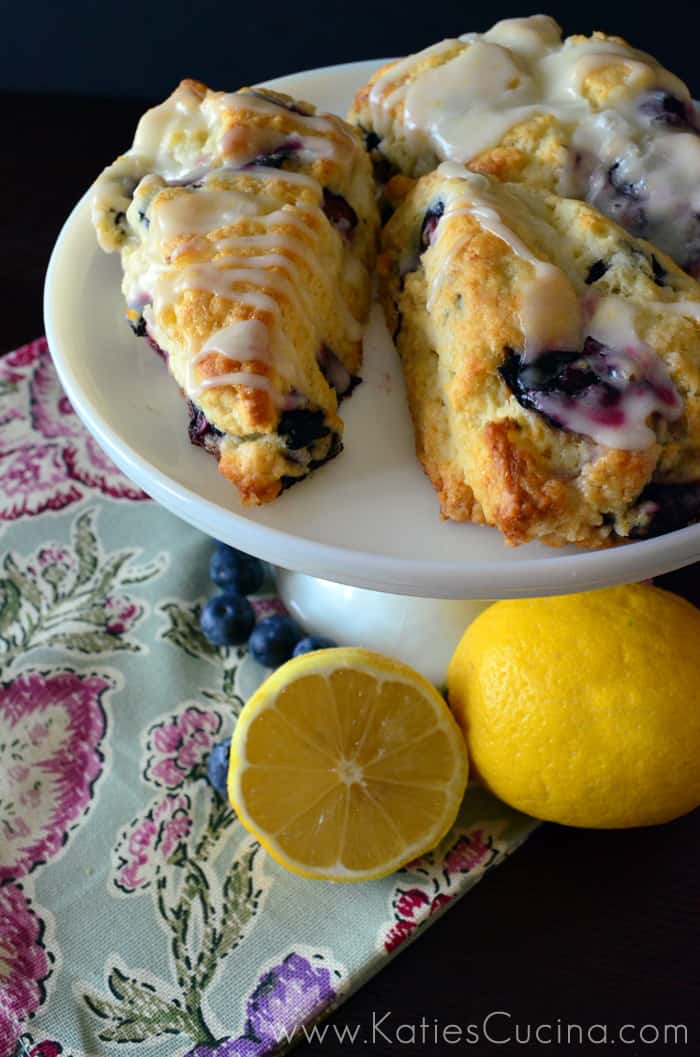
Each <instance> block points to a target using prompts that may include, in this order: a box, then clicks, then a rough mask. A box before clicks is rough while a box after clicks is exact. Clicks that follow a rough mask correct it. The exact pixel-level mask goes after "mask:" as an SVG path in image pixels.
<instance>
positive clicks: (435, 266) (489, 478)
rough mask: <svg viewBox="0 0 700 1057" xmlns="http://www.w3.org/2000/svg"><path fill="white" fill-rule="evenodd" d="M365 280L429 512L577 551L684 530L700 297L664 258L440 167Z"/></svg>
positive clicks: (699, 433) (699, 418) (695, 460)
mask: <svg viewBox="0 0 700 1057" xmlns="http://www.w3.org/2000/svg"><path fill="white" fill-rule="evenodd" d="M399 182H400V184H401V187H402V188H403V187H405V183H406V181H405V180H404V179H403V178H400V181H399ZM390 190H391V186H390ZM379 268H380V272H381V273H382V275H383V282H382V296H383V300H384V305H385V311H386V314H387V318H388V320H389V323H390V327H391V329H392V332H393V335H394V338H395V341H396V345H397V348H398V350H399V353H400V356H401V359H402V364H403V369H404V374H405V378H406V384H407V390H408V399H409V404H410V407H411V413H412V416H413V420H414V425H415V432H416V446H417V452H418V455H419V458H420V459H421V461H422V463H423V466H424V468H425V470H426V472H427V473H428V475H429V477H430V479H431V481H432V483H433V485H434V487H435V488H436V490H437V492H438V494H439V498H440V504H441V510H442V514H443V516H445V517H448V518H453V519H455V520H471V521H474V522H478V523H486V524H489V525H495V526H497V527H498V528H499V529H500V530H501V531H502V532H503V534H504V536H505V539H506V541H507V542H508V543H511V544H519V543H525V542H528V541H531V540H540V541H542V542H545V543H548V544H553V545H563V544H569V543H577V544H582V545H587V546H600V545H603V544H605V543H607V542H615V541H617V540H619V539H624V538H629V537H642V536H647V535H653V534H656V533H659V532H662V531H667V530H669V529H672V528H676V527H679V526H680V525H684V524H687V523H688V522H689V521H692V520H697V518H698V515H700V487H699V486H698V482H699V481H700V399H699V396H698V394H699V393H700V284H698V283H697V282H696V281H695V280H694V279H692V278H691V277H690V276H689V275H687V274H686V273H685V272H683V271H682V270H681V269H680V268H679V267H678V266H677V265H675V264H674V262H673V261H672V260H671V258H670V257H668V256H666V255H665V254H664V253H662V252H661V251H660V250H658V249H656V248H655V247H654V246H652V245H651V244H650V243H648V242H645V241H643V240H641V239H635V238H633V237H632V236H631V235H629V234H628V233H627V232H626V231H624V230H623V229H622V228H621V227H619V226H618V225H617V224H615V223H614V222H613V221H611V220H609V219H608V218H607V217H605V216H603V215H602V214H601V213H599V212H598V211H597V210H595V209H593V208H592V207H591V206H589V205H587V204H585V203H583V202H579V201H575V200H572V199H565V198H561V197H559V196H557V195H554V194H551V193H548V192H546V191H542V190H539V189H536V188H530V187H526V186H524V185H521V184H504V183H500V182H499V181H496V180H493V179H490V178H488V177H485V176H483V175H479V174H474V173H471V172H468V171H467V170H465V169H464V168H462V167H461V166H458V165H456V164H454V163H449V162H447V163H443V164H442V165H440V166H439V168H438V169H437V170H436V171H435V172H433V173H432V174H431V175H429V176H426V177H423V178H422V179H421V180H419V181H418V182H417V183H416V184H415V186H414V187H413V188H412V189H411V190H410V192H409V193H408V194H407V196H406V197H405V199H404V201H403V202H402V204H401V205H400V206H399V208H398V209H397V210H396V212H395V213H394V215H393V217H392V218H391V220H390V221H389V223H388V224H387V226H386V227H385V229H384V232H383V242H382V255H381V257H380V262H379Z"/></svg>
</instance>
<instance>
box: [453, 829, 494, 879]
mask: <svg viewBox="0 0 700 1057" xmlns="http://www.w3.org/2000/svg"><path fill="white" fill-rule="evenodd" d="M492 853H493V848H492V846H491V841H490V839H489V837H488V834H486V833H485V832H484V830H483V829H477V830H474V831H473V832H471V833H464V834H463V835H462V836H461V837H460V838H459V840H458V841H457V843H456V844H455V845H454V846H453V847H452V848H451V849H450V851H448V853H447V855H446V856H445V869H446V871H447V873H448V874H451V873H468V871H469V870H474V869H476V867H478V866H483V865H484V864H485V863H487V862H488V861H489V860H490V859H491V857H492Z"/></svg>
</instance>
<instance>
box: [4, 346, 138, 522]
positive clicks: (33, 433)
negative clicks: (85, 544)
mask: <svg viewBox="0 0 700 1057" xmlns="http://www.w3.org/2000/svg"><path fill="white" fill-rule="evenodd" d="M0 385H1V386H4V388H3V389H0V453H2V454H1V455H0V520H4V521H13V520H16V519H17V518H22V517H33V516H36V515H37V514H40V513H43V512H44V511H46V510H61V509H63V507H65V506H68V505H69V504H70V503H76V502H79V501H80V500H81V499H83V497H84V495H85V494H86V490H88V491H89V490H92V489H97V490H99V491H100V492H102V493H103V494H105V495H110V496H112V497H113V498H115V499H131V500H142V499H147V498H148V496H147V495H146V494H145V492H142V491H141V489H139V488H137V487H136V486H135V485H133V484H132V483H131V482H130V481H129V480H128V479H127V478H126V477H124V475H123V474H122V473H121V472H120V471H119V470H118V469H117V468H116V466H115V465H114V464H113V463H112V462H111V460H110V459H108V458H107V456H106V455H105V453H104V452H103V451H102V449H101V448H100V447H99V445H98V444H97V443H96V442H95V441H94V440H93V439H92V437H91V435H90V434H89V433H87V431H86V430H85V429H84V427H83V425H82V423H81V422H80V419H79V418H78V416H77V415H76V414H75V412H74V411H73V408H72V407H71V405H70V402H69V400H68V398H67V397H66V395H65V393H64V392H63V390H62V388H61V385H60V383H59V381H58V377H57V375H56V372H55V371H54V368H53V365H52V363H51V358H50V356H49V351H48V347H47V345H46V341H45V339H43V338H42V339H41V340H40V341H36V342H33V343H32V344H31V345H27V346H25V347H24V348H22V349H17V350H16V351H15V352H13V353H10V355H9V356H6V357H5V358H4V359H3V361H2V363H0ZM81 486H82V487H81Z"/></svg>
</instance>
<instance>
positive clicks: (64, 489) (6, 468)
mask: <svg viewBox="0 0 700 1057" xmlns="http://www.w3.org/2000/svg"><path fill="white" fill-rule="evenodd" d="M81 498H82V492H80V491H79V489H78V488H77V486H76V485H75V483H74V482H72V481H69V480H68V478H67V475H66V468H65V464H64V462H63V458H62V456H61V452H60V450H59V449H58V448H57V447H56V446H54V445H51V444H27V445H26V446H24V447H22V448H21V449H20V450H18V451H11V452H7V453H5V454H3V455H0V519H2V520H3V521H14V520H15V519H16V518H20V517H26V516H27V515H30V516H31V515H36V514H41V513H43V511H45V510H62V509H63V507H65V506H68V505H69V503H75V502H77V500H79V499H81Z"/></svg>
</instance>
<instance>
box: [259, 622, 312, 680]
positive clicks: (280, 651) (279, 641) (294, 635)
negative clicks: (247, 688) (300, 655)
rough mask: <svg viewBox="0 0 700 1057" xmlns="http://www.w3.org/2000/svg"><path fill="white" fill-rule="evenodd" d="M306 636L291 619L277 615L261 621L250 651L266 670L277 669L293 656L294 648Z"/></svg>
mask: <svg viewBox="0 0 700 1057" xmlns="http://www.w3.org/2000/svg"><path fill="white" fill-rule="evenodd" d="M303 636H304V633H303V631H302V630H301V628H299V627H298V626H297V625H296V624H295V623H294V621H293V620H292V619H291V617H285V616H281V615H279V614H278V615H275V616H272V617H266V618H265V619H264V620H261V621H260V623H259V624H257V625H256V627H255V628H254V630H253V632H252V634H251V636H250V640H249V642H248V649H249V650H250V653H251V656H252V657H254V658H255V660H256V661H259V663H260V664H264V665H265V667H266V668H277V667H279V665H280V664H284V662H285V661H288V660H289V658H290V657H291V656H292V653H293V651H294V647H295V646H296V644H297V643H298V642H299V640H300V639H302V638H303Z"/></svg>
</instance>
